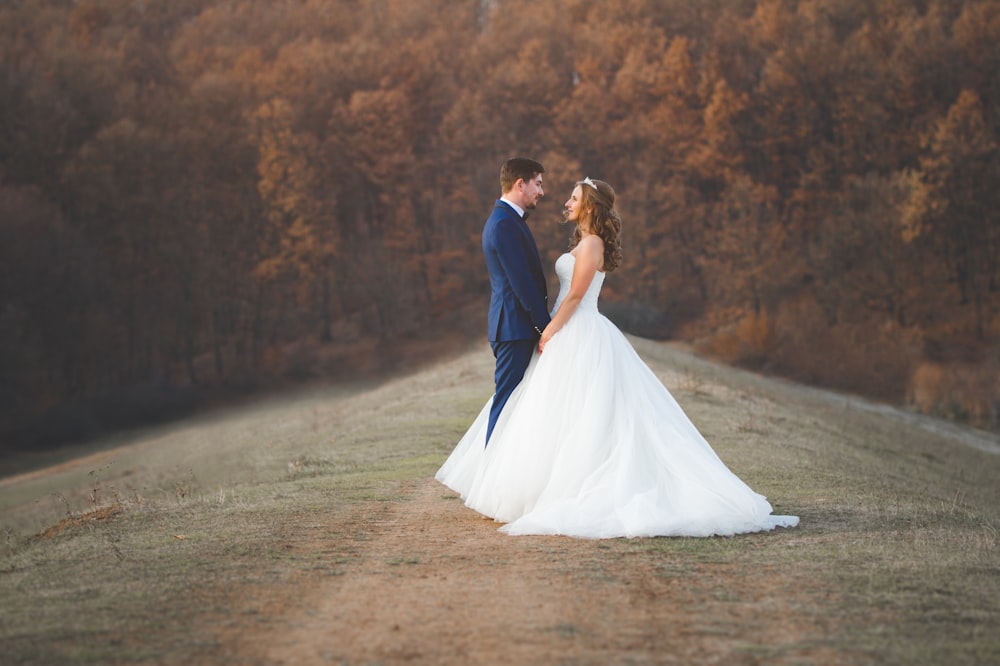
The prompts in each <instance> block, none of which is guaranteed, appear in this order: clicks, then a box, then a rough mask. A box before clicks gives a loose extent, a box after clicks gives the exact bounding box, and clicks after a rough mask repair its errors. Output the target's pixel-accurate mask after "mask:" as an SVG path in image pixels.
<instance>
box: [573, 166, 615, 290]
mask: <svg viewBox="0 0 1000 666" xmlns="http://www.w3.org/2000/svg"><path fill="white" fill-rule="evenodd" d="M576 184H577V185H579V186H580V207H581V209H582V211H583V218H584V220H585V221H586V227H587V228H588V229H589V230H590V233H592V234H595V235H597V236H599V237H600V238H601V240H602V241H604V267H603V270H604V272H605V273H610V272H611V271H613V270H615V269H616V268H618V267H619V266H621V263H622V241H621V235H622V220H621V218H620V217H619V216H618V211H617V210H615V191H614V189H613V188H612V187H611V186H610V185H608V184H607V183H605V182H604V181H603V180H594V179H591V178H585V179H584V180H581V181H577V183H576ZM580 226H581V225H579V224H578V225H577V226H576V229H574V230H573V235H572V236H571V237H570V239H569V248H570V249H571V250H572V249H573V248H574V247H576V244H577V243H579V242H580V239H581V238H583V233H582V232H581V231H580Z"/></svg>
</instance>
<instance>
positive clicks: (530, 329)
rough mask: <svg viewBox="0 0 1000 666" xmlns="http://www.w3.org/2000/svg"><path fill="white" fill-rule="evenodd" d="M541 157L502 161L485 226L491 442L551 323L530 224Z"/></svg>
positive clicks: (538, 195) (539, 186) (539, 185)
mask: <svg viewBox="0 0 1000 666" xmlns="http://www.w3.org/2000/svg"><path fill="white" fill-rule="evenodd" d="M544 171H545V169H544V168H543V167H542V165H541V164H539V163H538V162H536V161H535V160H529V159H527V158H524V157H515V158H512V159H509V160H507V161H506V162H504V164H503V166H501V167H500V191H501V193H502V196H501V197H500V199H498V200H497V202H496V203H495V204H494V205H493V212H492V213H490V216H489V218H488V219H487V220H486V225H485V226H484V227H483V254H484V255H486V269H487V270H488V271H489V274H490V312H489V317H488V324H487V325H488V327H489V340H490V346H491V347H493V355H494V356H495V357H496V360H497V363H496V371H495V372H494V375H493V377H494V381H495V382H496V391H495V393H494V395H493V406H492V408H491V409H490V420H489V425H488V426H487V428H486V443H487V444H489V441H490V435H491V434H493V428H494V427H495V426H496V423H497V418H499V416H500V412H501V411H503V408H504V405H506V404H507V399H508V398H509V397H510V394H511V393H512V392H513V391H514V389H515V388H516V387H517V385H518V384H519V383H520V381H521V378H522V377H524V371H525V370H527V368H528V363H529V362H530V361H531V355H532V353H533V352H534V350H535V347H536V345H537V344H538V338H539V337H541V335H542V330H543V329H544V328H545V325H546V324H548V323H549V312H548V306H547V304H546V300H547V296H546V294H545V275H544V273H543V272H542V261H541V258H540V257H539V256H538V246H536V245H535V238H534V236H532V235H531V230H530V229H528V225H527V224H525V222H524V218H525V217H527V212H528V211H531V210H534V208H535V206H536V205H538V202H539V200H540V199H541V198H542V197H543V196H544V194H545V192H544V191H543V190H542V173H543V172H544Z"/></svg>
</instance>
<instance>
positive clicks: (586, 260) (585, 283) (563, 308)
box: [538, 236, 604, 353]
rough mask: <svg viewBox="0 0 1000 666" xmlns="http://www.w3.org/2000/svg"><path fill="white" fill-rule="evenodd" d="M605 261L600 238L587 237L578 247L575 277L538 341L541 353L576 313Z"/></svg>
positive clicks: (574, 267) (574, 266)
mask: <svg viewBox="0 0 1000 666" xmlns="http://www.w3.org/2000/svg"><path fill="white" fill-rule="evenodd" d="M603 259H604V241H602V240H601V238H600V237H599V236H587V237H586V238H584V239H582V240H581V241H580V243H579V244H578V245H577V246H576V261H575V262H574V264H573V277H572V279H571V280H570V283H569V292H568V293H567V294H566V297H565V298H564V299H563V300H562V303H561V304H560V305H559V309H558V310H556V312H555V314H554V315H553V316H552V321H550V322H549V325H548V326H546V327H545V330H544V331H542V337H541V339H540V340H539V341H538V352H539V353H541V352H542V351H544V349H545V345H546V344H548V342H549V340H551V339H552V336H553V335H555V334H556V333H558V332H559V329H561V328H562V327H563V325H564V324H565V323H566V322H567V321H569V318H570V317H572V316H573V313H574V312H576V308H577V306H578V305H580V301H582V300H583V296H584V294H586V293H587V290H588V289H590V283H591V282H593V281H594V274H595V273H596V272H597V271H598V269H599V268H600V267H601V262H602V261H603Z"/></svg>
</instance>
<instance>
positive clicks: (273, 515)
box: [0, 338, 1000, 664]
mask: <svg viewBox="0 0 1000 666" xmlns="http://www.w3.org/2000/svg"><path fill="white" fill-rule="evenodd" d="M633 343H634V344H635V345H636V348H637V350H638V351H639V352H640V354H641V355H642V356H643V358H644V359H646V361H647V362H648V363H649V364H650V366H651V367H652V368H653V370H654V371H655V372H656V374H657V375H658V376H659V377H660V378H661V379H662V381H663V382H664V383H665V384H666V385H667V387H668V388H670V389H671V391H672V392H673V393H674V395H675V396H676V397H677V399H678V401H679V402H680V403H681V405H682V406H683V407H684V408H685V410H686V411H688V413H689V415H690V416H691V418H692V420H693V421H694V422H695V423H696V424H697V425H698V427H699V428H700V429H701V430H702V432H703V433H704V434H705V435H706V437H707V439H708V440H709V441H710V442H711V443H712V445H713V447H714V448H715V449H716V451H717V452H718V453H719V455H720V456H721V457H722V458H723V460H725V461H726V463H727V464H728V465H729V466H730V467H731V468H732V469H733V470H734V471H735V472H736V473H737V474H738V475H739V476H741V477H742V478H743V479H745V480H746V481H747V482H748V483H749V484H750V485H751V486H752V487H753V488H754V489H756V490H758V491H759V492H762V493H764V494H766V495H767V496H768V498H769V499H770V500H771V502H772V504H774V506H775V509H776V511H777V512H779V513H792V514H796V515H799V516H801V519H802V522H801V525H800V526H799V527H798V528H795V529H792V530H780V531H776V532H773V533H768V534H756V535H745V536H740V537H735V538H713V539H634V540H626V539H619V540H610V541H596V542H595V541H582V540H573V539H567V538H561V537H528V538H512V537H505V536H503V535H501V534H499V533H498V532H497V531H496V525H495V524H493V523H492V521H489V520H484V519H483V518H481V517H480V516H478V515H476V514H475V513H473V512H471V511H469V510H467V509H465V508H464V507H463V506H462V504H461V502H459V501H456V499H455V498H454V496H453V494H452V493H450V492H449V491H447V490H446V489H444V488H443V487H441V486H440V485H438V484H437V483H436V482H435V481H433V478H432V477H433V473H434V470H435V469H436V468H437V466H438V465H440V463H441V462H442V461H443V460H444V458H445V456H446V455H447V453H448V452H449V451H450V449H451V447H452V446H453V445H454V443H455V442H456V441H457V440H458V438H459V437H460V436H461V434H462V432H463V431H464V429H465V427H466V426H467V425H468V424H469V423H470V422H471V421H472V418H473V417H474V416H475V414H476V412H477V411H478V409H479V408H480V406H481V405H482V403H483V402H484V401H485V400H486V398H487V397H488V394H489V392H490V390H491V388H492V386H491V373H492V357H491V355H490V354H489V351H488V348H486V347H485V346H481V345H476V346H475V347H473V348H471V349H468V350H467V351H465V352H462V353H460V354H459V355H457V356H456V357H455V358H453V359H452V360H449V361H446V362H442V363H439V364H436V365H433V366H430V367H426V368H424V369H422V370H420V371H417V372H414V373H411V374H408V375H406V376H400V377H396V378H393V379H391V380H388V381H383V382H380V383H369V384H356V385H344V386H333V387H329V388H325V389H321V390H315V389H314V390H312V391H309V392H304V393H301V394H299V395H296V396H291V397H287V398H285V399H282V400H271V401H267V402H262V403H259V404H256V405H252V406H246V407H243V408H240V409H234V410H230V411H228V412H225V413H219V414H216V415H214V416H212V417H201V418H198V419H192V420H189V421H186V422H183V423H178V424H176V425H173V426H169V427H162V428H158V429H155V430H150V431H147V432H145V433H139V434H133V435H132V436H131V437H130V438H119V439H118V440H115V441H109V442H104V443H95V444H93V445H92V446H91V447H89V449H88V450H87V453H86V455H84V456H83V457H79V458H76V459H72V460H67V461H64V462H63V463H61V464H59V465H57V466H54V467H52V468H49V469H46V470H40V471H37V472H32V473H26V474H22V475H20V476H17V477H10V478H7V479H3V480H0V526H2V527H3V529H4V531H5V532H6V535H7V538H6V541H5V544H4V546H3V550H2V558H0V641H2V643H3V644H4V646H5V648H4V649H5V654H4V663H12V664H13V663H74V664H75V663H110V662H115V663H178V664H179V663H195V662H197V663H208V664H213V663H214V664H226V663H236V662H238V663H247V664H253V663H327V662H330V661H333V662H334V663H350V664H354V663H373V662H378V663H400V662H408V663H464V664H468V663H516V662H520V663H529V662H539V661H541V662H549V663H552V662H556V661H567V662H572V663H594V664H597V663H622V662H632V663H696V662H698V663H726V664H757V663H768V664H792V663H814V664H841V663H842V664H848V663H849V664H864V663H871V664H876V663H878V664H902V663H906V664H939V663H949V664H982V663H991V662H997V661H998V660H1000V639H998V638H997V636H1000V631H998V630H1000V601H998V600H1000V576H998V573H1000V554H998V527H1000V484H997V483H996V479H997V478H998V473H1000V438H998V437H997V436H995V435H991V434H984V433H981V432H977V431H973V430H969V429H963V428H959V427H956V426H953V425H951V424H949V423H945V422H941V421H935V420H933V419H929V418H926V417H923V416H918V415H914V414H909V413H905V412H900V411H898V410H895V409H890V408H886V407H881V406H879V405H875V404H873V403H869V402H865V401H862V400H859V399H855V398H849V397H846V396H843V395H838V394H834V393H829V392H825V391H820V390H815V389H808V388H805V387H802V386H798V385H795V384H791V383H787V382H784V381H778V380H773V379H770V378H765V377H761V376H758V375H754V374H751V373H748V372H744V371H740V370H733V369H731V368H728V367H725V366H721V365H717V364H714V363H711V362H708V361H705V360H704V359H701V358H699V357H696V356H694V355H693V354H691V353H689V352H688V351H685V350H683V349H680V348H678V347H676V346H671V345H663V344H659V343H654V342H650V341H647V340H643V339H638V338H634V339H633Z"/></svg>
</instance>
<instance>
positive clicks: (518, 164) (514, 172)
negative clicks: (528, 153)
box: [500, 157, 545, 193]
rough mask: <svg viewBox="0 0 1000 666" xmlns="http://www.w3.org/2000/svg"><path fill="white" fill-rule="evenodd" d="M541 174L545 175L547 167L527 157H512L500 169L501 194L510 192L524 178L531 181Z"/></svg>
mask: <svg viewBox="0 0 1000 666" xmlns="http://www.w3.org/2000/svg"><path fill="white" fill-rule="evenodd" d="M540 173H545V167H543V166H542V165H541V163H540V162H536V161H535V160H529V159H528V158H527V157H512V158H510V159H509V160H507V161H506V162H504V163H503V166H501V167H500V192H501V193H507V192H510V190H511V188H513V187H514V183H516V182H517V181H519V180H521V179H522V178H523V179H524V180H531V179H532V178H534V177H535V176H536V175H537V174H540Z"/></svg>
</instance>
